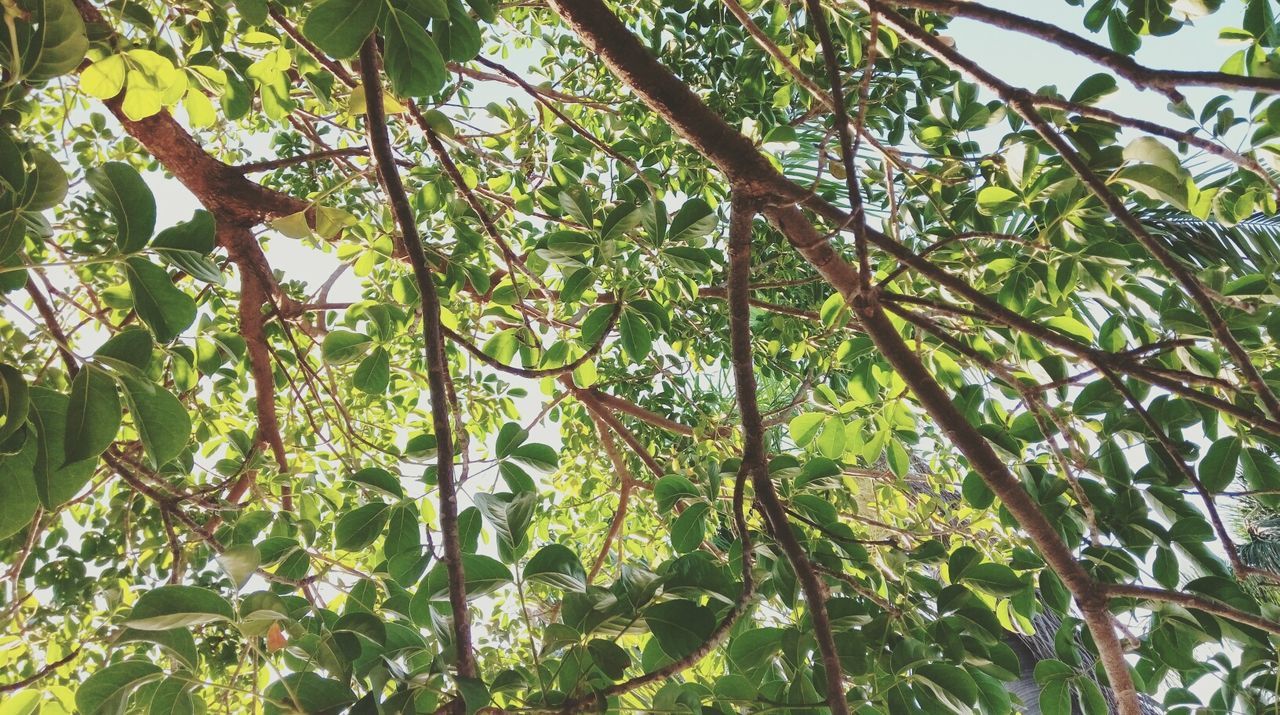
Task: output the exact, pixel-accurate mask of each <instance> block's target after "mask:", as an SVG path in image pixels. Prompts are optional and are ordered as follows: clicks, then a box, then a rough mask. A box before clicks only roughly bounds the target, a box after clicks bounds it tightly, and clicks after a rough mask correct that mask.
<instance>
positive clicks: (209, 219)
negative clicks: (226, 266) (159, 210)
mask: <svg viewBox="0 0 1280 715" xmlns="http://www.w3.org/2000/svg"><path fill="white" fill-rule="evenodd" d="M216 231H217V227H216V226H215V225H214V220H213V214H211V213H209V212H208V211H196V212H195V215H194V216H192V217H191V220H190V221H186V222H184V223H179V224H176V225H174V226H170V227H169V228H166V229H165V230H163V231H161V232H160V233H158V234H156V237H155V240H153V241H152V242H151V247H152V248H153V249H155V251H156V253H157V254H158V255H159V256H160V258H161V259H163V260H164V261H165V263H168V264H169V265H171V266H173V267H174V268H177V269H178V270H180V271H183V272H185V273H186V274H187V275H189V276H191V277H192V278H195V279H197V280H202V281H204V282H206V283H215V284H217V285H222V271H221V270H219V268H218V264H216V263H214V262H213V261H212V260H210V259H209V258H208V256H209V254H210V253H212V252H213V249H214V247H215V246H216V245H217V241H216V238H215V233H216Z"/></svg>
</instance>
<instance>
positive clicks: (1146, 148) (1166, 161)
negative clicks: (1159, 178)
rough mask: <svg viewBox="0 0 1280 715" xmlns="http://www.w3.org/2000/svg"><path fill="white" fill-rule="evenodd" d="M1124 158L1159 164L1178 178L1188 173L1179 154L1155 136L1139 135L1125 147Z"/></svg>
mask: <svg viewBox="0 0 1280 715" xmlns="http://www.w3.org/2000/svg"><path fill="white" fill-rule="evenodd" d="M1124 158H1125V161H1132V162H1137V163H1139V164H1151V165H1153V166H1158V167H1160V168H1161V169H1164V170H1165V171H1167V172H1169V174H1171V175H1173V176H1175V177H1178V178H1182V177H1183V176H1184V175H1186V173H1187V172H1186V169H1184V168H1182V161H1181V160H1180V159H1178V155H1177V154H1175V153H1174V152H1173V150H1172V149H1170V148H1169V147H1167V146H1165V144H1164V143H1163V142H1161V141H1160V140H1159V139H1156V138H1154V137H1138V138H1137V139H1134V140H1133V141H1131V142H1129V144H1128V145H1127V146H1125V148H1124Z"/></svg>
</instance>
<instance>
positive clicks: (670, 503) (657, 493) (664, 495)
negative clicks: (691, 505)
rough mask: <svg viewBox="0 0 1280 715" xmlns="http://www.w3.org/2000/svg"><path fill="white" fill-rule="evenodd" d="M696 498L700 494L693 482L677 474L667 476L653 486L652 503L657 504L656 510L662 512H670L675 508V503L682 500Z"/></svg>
mask: <svg viewBox="0 0 1280 715" xmlns="http://www.w3.org/2000/svg"><path fill="white" fill-rule="evenodd" d="M698 496H700V493H699V492H698V488H697V487H695V486H694V485H693V482H691V481H689V480H688V479H687V478H685V477H682V476H680V475H679V474H668V475H666V476H665V477H662V478H661V479H659V480H658V482H657V483H656V484H654V485H653V497H654V501H656V502H657V505H658V510H659V511H662V512H669V511H671V510H672V509H673V508H675V505H676V502H678V501H679V500H680V499H682V498H685V497H692V498H697V497H698Z"/></svg>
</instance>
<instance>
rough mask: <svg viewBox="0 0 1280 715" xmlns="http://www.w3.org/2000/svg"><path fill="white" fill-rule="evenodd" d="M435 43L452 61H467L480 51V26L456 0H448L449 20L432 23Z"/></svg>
mask: <svg viewBox="0 0 1280 715" xmlns="http://www.w3.org/2000/svg"><path fill="white" fill-rule="evenodd" d="M432 29H433V30H434V31H435V33H436V34H435V40H436V45H437V46H438V47H439V48H440V51H441V53H442V54H444V55H445V57H447V58H448V59H450V60H453V61H454V62H468V61H470V60H472V59H474V58H475V56H476V55H477V54H479V52H480V45H481V42H482V40H481V37H480V27H479V25H477V24H476V21H475V20H473V19H471V15H470V14H469V13H468V12H467V9H466V8H464V7H463V6H462V3H460V2H458V0H449V22H447V23H432Z"/></svg>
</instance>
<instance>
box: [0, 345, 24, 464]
mask: <svg viewBox="0 0 1280 715" xmlns="http://www.w3.org/2000/svg"><path fill="white" fill-rule="evenodd" d="M30 405H31V391H30V390H29V389H28V388H27V381H26V379H24V378H23V377H22V373H21V372H18V369H17V368H15V367H13V366H12V365H6V364H4V363H0V445H2V444H4V443H5V442H6V441H7V440H8V439H9V437H11V436H13V434H14V433H16V432H17V431H18V429H19V428H21V427H22V426H23V425H25V424H26V423H27V411H28V408H29V407H30Z"/></svg>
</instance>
